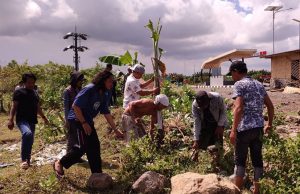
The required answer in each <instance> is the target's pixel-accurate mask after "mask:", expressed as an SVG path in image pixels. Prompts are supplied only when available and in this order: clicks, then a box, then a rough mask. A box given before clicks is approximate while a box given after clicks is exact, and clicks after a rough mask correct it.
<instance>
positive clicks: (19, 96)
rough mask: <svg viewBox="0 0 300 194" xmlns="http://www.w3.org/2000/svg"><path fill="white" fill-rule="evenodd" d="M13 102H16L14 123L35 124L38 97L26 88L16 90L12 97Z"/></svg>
mask: <svg viewBox="0 0 300 194" xmlns="http://www.w3.org/2000/svg"><path fill="white" fill-rule="evenodd" d="M13 101H16V102H18V107H17V115H16V122H17V123H18V122H20V121H27V122H30V123H34V124H36V123H37V110H38V103H39V97H38V95H37V93H36V92H35V91H34V90H29V89H26V88H20V89H17V90H16V91H15V92H14V95H13Z"/></svg>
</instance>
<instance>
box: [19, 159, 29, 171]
mask: <svg viewBox="0 0 300 194" xmlns="http://www.w3.org/2000/svg"><path fill="white" fill-rule="evenodd" d="M20 167H21V168H22V169H23V170H27V169H28V168H29V164H28V162H27V161H23V162H22V163H21V165H20Z"/></svg>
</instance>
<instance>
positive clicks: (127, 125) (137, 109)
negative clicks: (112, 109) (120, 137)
mask: <svg viewBox="0 0 300 194" xmlns="http://www.w3.org/2000/svg"><path fill="white" fill-rule="evenodd" d="M168 106H169V99H168V97H167V96H166V95H164V94H159V95H157V96H156V97H155V100H152V99H141V100H137V101H133V102H130V103H129V104H128V106H127V108H126V109H125V111H124V113H123V115H122V127H123V130H125V131H126V134H125V142H126V143H128V142H129V141H130V135H131V134H130V133H133V135H134V138H139V137H142V136H144V135H145V134H146V133H145V130H144V129H143V128H142V124H141V123H142V117H143V116H145V115H150V116H151V128H150V136H151V137H153V135H154V127H155V124H156V123H157V112H158V111H161V110H163V109H165V108H167V107H168Z"/></svg>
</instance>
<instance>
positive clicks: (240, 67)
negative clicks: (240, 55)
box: [227, 61, 247, 75]
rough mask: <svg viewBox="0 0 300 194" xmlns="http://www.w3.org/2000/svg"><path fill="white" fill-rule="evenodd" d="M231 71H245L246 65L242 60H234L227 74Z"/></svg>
mask: <svg viewBox="0 0 300 194" xmlns="http://www.w3.org/2000/svg"><path fill="white" fill-rule="evenodd" d="M232 71H238V72H240V73H247V65H246V63H244V62H243V61H234V62H232V63H231V65H230V67H229V72H228V74H227V75H231V72H232Z"/></svg>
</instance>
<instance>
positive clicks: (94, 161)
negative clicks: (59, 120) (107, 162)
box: [53, 71, 123, 179]
mask: <svg viewBox="0 0 300 194" xmlns="http://www.w3.org/2000/svg"><path fill="white" fill-rule="evenodd" d="M112 84H113V75H112V73H110V72H108V71H103V72H100V73H98V74H97V75H96V76H95V78H94V79H93V81H92V83H91V84H89V85H87V86H85V87H84V88H83V89H82V90H81V91H80V92H79V93H78V94H77V96H76V98H75V100H74V103H73V105H72V109H71V110H70V112H69V115H68V122H69V124H70V128H71V130H74V131H76V133H77V137H78V138H77V141H76V144H74V146H73V147H72V149H71V151H70V152H68V153H67V154H66V155H65V156H63V157H62V158H61V159H60V160H57V161H55V162H54V164H53V168H54V171H55V173H56V176H57V177H58V178H59V179H60V178H61V177H62V176H63V175H64V170H63V168H66V169H68V168H70V167H71V166H72V165H73V164H75V163H76V162H77V161H78V160H79V159H80V158H81V157H82V155H83V154H85V153H86V154H87V158H88V162H89V165H90V169H91V172H92V173H101V172H102V165H101V156H100V142H99V139H98V135H97V132H96V129H95V127H94V121H93V118H94V117H96V116H97V115H98V113H99V112H100V114H103V115H104V117H105V119H106V120H107V122H108V123H109V125H110V126H111V127H112V129H113V130H114V132H115V134H116V136H119V137H123V134H122V133H121V132H120V131H119V130H117V128H116V125H115V122H114V120H113V117H112V115H111V114H110V111H109V108H108V105H109V100H110V95H109V93H108V92H109V91H110V90H111V88H112Z"/></svg>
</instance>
